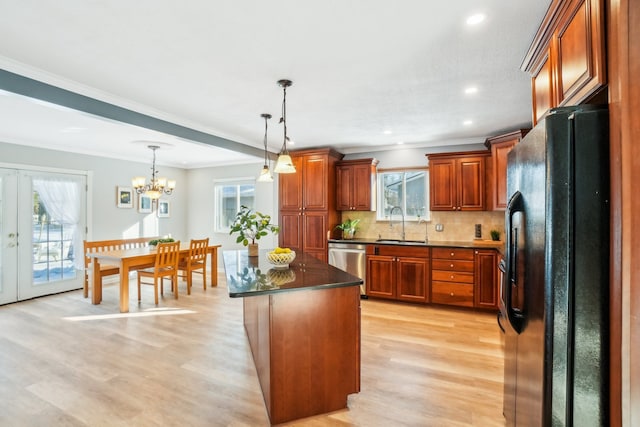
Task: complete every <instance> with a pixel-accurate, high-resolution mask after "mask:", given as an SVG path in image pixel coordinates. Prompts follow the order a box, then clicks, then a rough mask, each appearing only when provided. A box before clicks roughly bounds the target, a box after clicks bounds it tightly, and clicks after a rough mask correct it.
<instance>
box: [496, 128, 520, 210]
mask: <svg viewBox="0 0 640 427" xmlns="http://www.w3.org/2000/svg"><path fill="white" fill-rule="evenodd" d="M517 142H518V140H517V139H514V140H512V141H506V142H501V143H499V144H493V145H491V161H492V162H493V176H492V178H493V185H492V188H493V194H492V209H493V210H494V211H498V210H505V209H506V208H507V154H509V152H510V151H511V150H512V149H513V147H514V146H515V145H516V143H517Z"/></svg>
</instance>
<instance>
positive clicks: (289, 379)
mask: <svg viewBox="0 0 640 427" xmlns="http://www.w3.org/2000/svg"><path fill="white" fill-rule="evenodd" d="M247 255H248V254H247V251H246V250H238V251H224V252H223V260H224V266H225V272H226V278H227V287H228V289H229V296H230V297H232V298H236V297H242V298H243V310H244V327H245V330H246V333H247V338H248V340H249V345H250V347H251V352H252V354H253V361H254V363H255V366H256V371H257V373H258V379H259V381H260V386H261V388H262V394H263V396H264V401H265V405H266V407H267V412H268V414H269V419H270V420H271V423H272V424H279V423H283V422H287V421H291V420H295V419H299V418H304V417H309V416H312V415H317V414H322V413H326V412H331V411H335V410H338V409H343V408H346V407H347V396H348V395H349V394H352V393H357V392H359V391H360V289H359V286H360V284H361V283H362V280H361V279H359V278H358V277H355V276H352V275H350V274H347V273H345V272H344V271H342V270H339V269H337V268H335V267H332V266H330V265H328V264H326V263H324V262H322V261H319V260H317V259H316V258H314V257H312V256H310V255H306V254H302V253H300V254H297V257H296V259H295V261H293V262H292V263H291V264H290V266H289V268H285V269H279V268H274V266H273V265H271V264H269V263H268V261H267V259H266V253H265V252H264V251H261V252H260V255H259V256H258V257H249V256H247Z"/></svg>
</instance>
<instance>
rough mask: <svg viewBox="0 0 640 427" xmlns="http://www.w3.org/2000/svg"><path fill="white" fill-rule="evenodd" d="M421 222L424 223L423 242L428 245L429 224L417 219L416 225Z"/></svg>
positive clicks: (424, 220)
mask: <svg viewBox="0 0 640 427" xmlns="http://www.w3.org/2000/svg"><path fill="white" fill-rule="evenodd" d="M423 222H424V242H425V243H429V223H428V222H427V220H426V219H424V218H419V219H418V224H421V223H423Z"/></svg>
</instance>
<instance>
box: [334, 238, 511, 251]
mask: <svg viewBox="0 0 640 427" xmlns="http://www.w3.org/2000/svg"><path fill="white" fill-rule="evenodd" d="M329 243H344V244H348V243H360V244H366V245H402V246H430V247H447V248H472V249H497V250H499V251H502V249H503V247H504V242H503V241H497V242H496V241H493V240H470V241H446V240H444V241H438V240H431V241H429V242H426V243H425V242H423V241H417V240H404V241H397V240H393V239H388V240H382V241H380V240H377V239H353V240H340V239H329Z"/></svg>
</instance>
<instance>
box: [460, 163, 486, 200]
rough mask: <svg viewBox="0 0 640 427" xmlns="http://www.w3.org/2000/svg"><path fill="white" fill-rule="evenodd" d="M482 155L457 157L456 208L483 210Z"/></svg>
mask: <svg viewBox="0 0 640 427" xmlns="http://www.w3.org/2000/svg"><path fill="white" fill-rule="evenodd" d="M484 159H485V158H484V157H467V158H463V159H458V171H459V173H458V180H457V181H458V182H457V183H458V209H457V210H465V211H483V210H484V209H485V193H484V178H485V177H484V169H485V168H484Z"/></svg>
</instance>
